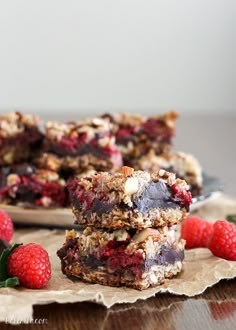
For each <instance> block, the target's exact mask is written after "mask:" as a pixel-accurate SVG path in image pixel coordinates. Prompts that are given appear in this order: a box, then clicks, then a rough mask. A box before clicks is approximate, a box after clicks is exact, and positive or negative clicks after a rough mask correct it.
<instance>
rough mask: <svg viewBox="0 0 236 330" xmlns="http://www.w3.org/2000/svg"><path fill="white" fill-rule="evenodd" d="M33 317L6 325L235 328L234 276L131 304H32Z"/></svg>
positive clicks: (91, 329)
mask: <svg viewBox="0 0 236 330" xmlns="http://www.w3.org/2000/svg"><path fill="white" fill-rule="evenodd" d="M34 321H35V323H37V322H38V321H41V322H44V323H45V324H21V325H18V326H16V325H9V324H5V323H0V329H1V330H6V329H19V330H30V329H34V330H38V329H41V330H44V329H50V330H54V329H55V330H57V329H59V330H61V329H62V330H63V329H65V330H74V329H79V330H80V329H81V330H95V329H99V330H100V329H101V330H110V329H112V330H126V329H128V330H132V329H134V330H159V329H160V330H163V329H168V330H174V329H177V330H185V329H186V330H195V329H196V330H199V329H200V330H208V329H209V330H210V329H214V330H215V329H216V330H217V329H229V330H233V329H235V328H236V326H235V325H236V279H234V280H230V281H226V280H223V281H221V282H220V283H218V284H217V285H215V286H214V287H212V288H209V289H208V290H207V291H206V292H205V293H204V294H202V295H199V296H197V297H195V298H186V297H182V296H181V297H180V296H173V295H170V294H159V295H157V296H156V297H154V298H150V299H148V300H146V301H138V302H136V303H135V304H121V305H115V306H113V307H112V308H110V309H106V308H105V307H103V306H99V305H96V304H93V303H76V304H61V305H60V304H55V303H53V304H50V305H44V306H35V307H34Z"/></svg>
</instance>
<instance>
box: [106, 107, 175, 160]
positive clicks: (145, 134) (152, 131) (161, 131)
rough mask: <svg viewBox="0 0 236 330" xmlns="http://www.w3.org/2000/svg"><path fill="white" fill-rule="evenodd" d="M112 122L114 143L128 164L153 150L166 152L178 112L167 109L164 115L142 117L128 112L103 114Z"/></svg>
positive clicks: (159, 152)
mask: <svg viewBox="0 0 236 330" xmlns="http://www.w3.org/2000/svg"><path fill="white" fill-rule="evenodd" d="M102 117H103V118H106V119H109V120H110V122H112V123H113V132H114V134H115V136H116V143H117V145H118V147H119V149H120V151H121V153H122V156H123V159H124V164H125V165H130V161H131V160H132V159H133V158H137V157H140V156H142V155H143V154H146V153H147V152H149V150H150V149H153V150H155V152H156V153H157V154H161V153H164V152H168V151H169V150H170V147H171V143H172V138H173V136H174V135H175V122H176V119H177V118H178V114H177V113H176V112H175V111H169V112H167V113H165V114H164V115H158V116H153V117H148V118H147V117H144V116H141V115H133V114H128V113H118V114H104V115H103V116H102Z"/></svg>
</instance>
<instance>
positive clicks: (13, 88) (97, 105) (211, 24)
mask: <svg viewBox="0 0 236 330" xmlns="http://www.w3.org/2000/svg"><path fill="white" fill-rule="evenodd" d="M235 15H236V2H235V1H234V0H227V1H222V0H199V1H189V0H181V1H178V0H171V1H170V0H165V1H157V0H148V1H143V0H142V1H140V0H119V1H112V0H99V1H90V0H88V1H81V0H70V1H60V0H59V1H58V0H51V1H48V0H47V1H45V0H42V1H32V0H21V1H18V0H11V1H4V2H2V3H1V11H0V40H1V54H0V58H1V61H0V72H1V75H0V95H1V97H0V109H12V108H17V109H18V108H19V109H25V110H32V109H34V110H35V111H37V112H38V113H40V114H47V113H48V111H55V113H56V112H58V111H62V110H66V111H69V112H71V113H74V112H79V113H80V112H85V113H86V114H87V111H89V112H98V111H106V110H110V109H114V110H117V109H119V110H127V111H135V112H137V111H139V112H141V111H145V112H146V111H148V112H152V111H154V110H155V111H157V110H158V111H163V110H166V109H169V108H176V109H178V111H180V112H202V113H205V112H211V113H213V112H222V111H223V112H231V113H232V112H234V111H235V105H236V93H235V83H236V78H235V70H236V68H235V58H236V43H235V31H236V19H235Z"/></svg>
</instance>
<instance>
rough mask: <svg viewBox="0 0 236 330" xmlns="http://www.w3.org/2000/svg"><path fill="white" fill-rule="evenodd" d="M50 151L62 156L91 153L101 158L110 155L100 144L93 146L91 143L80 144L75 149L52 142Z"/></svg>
mask: <svg viewBox="0 0 236 330" xmlns="http://www.w3.org/2000/svg"><path fill="white" fill-rule="evenodd" d="M48 151H49V152H53V153H55V154H56V155H58V156H60V157H65V156H83V155H87V154H91V155H94V156H95V157H97V158H99V159H107V158H108V156H109V155H108V154H107V153H106V152H104V151H103V150H102V149H101V148H98V146H91V145H89V144H83V145H80V146H78V148H76V149H74V150H69V149H67V148H64V147H62V146H60V145H58V144H51V146H50V148H49V150H48Z"/></svg>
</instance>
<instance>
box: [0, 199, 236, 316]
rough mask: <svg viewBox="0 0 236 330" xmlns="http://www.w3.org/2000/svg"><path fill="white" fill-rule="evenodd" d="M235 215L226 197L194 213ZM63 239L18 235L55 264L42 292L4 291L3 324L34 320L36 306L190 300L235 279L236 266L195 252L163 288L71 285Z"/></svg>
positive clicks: (30, 232)
mask: <svg viewBox="0 0 236 330" xmlns="http://www.w3.org/2000/svg"><path fill="white" fill-rule="evenodd" d="M233 213H234V214H236V200H233V199H230V198H227V197H225V196H220V197H219V198H217V199H215V200H213V201H210V202H209V203H208V204H206V205H205V206H203V207H202V208H201V209H199V210H198V211H195V212H194V214H198V215H201V216H203V217H205V218H207V219H208V220H209V221H215V220H218V219H224V218H225V216H226V215H227V214H233ZM64 236H65V233H64V230H49V229H37V228H34V229H31V228H27V229H25V228H24V229H18V230H17V231H16V233H15V237H14V241H15V242H22V243H24V244H26V243H29V242H35V243H38V244H40V245H42V246H43V247H44V248H45V249H46V250H47V251H48V253H49V256H50V260H51V264H52V278H51V280H50V282H49V283H48V285H47V286H46V287H45V288H44V289H41V290H30V289H25V288H23V287H19V288H17V289H12V288H1V289H0V321H5V320H7V319H8V320H9V319H14V322H15V321H16V320H20V321H23V320H29V319H31V318H32V315H33V305H35V304H48V303H52V302H58V303H69V302H70V303H73V302H82V301H94V302H97V303H99V304H103V305H105V306H106V307H111V306H112V305H114V304H116V303H133V302H135V301H137V300H138V299H147V298H149V297H152V296H155V295H156V294H157V293H163V292H169V293H173V294H177V295H186V296H189V297H191V296H195V295H197V294H200V293H202V292H204V290H206V288H208V287H211V286H213V285H214V284H215V283H217V282H219V281H220V280H221V279H232V278H234V277H236V262H234V261H227V260H224V259H221V258H217V257H214V256H213V255H212V254H211V252H210V251H208V250H207V249H193V250H188V251H186V263H185V266H184V270H183V271H182V273H181V274H179V275H178V276H177V277H175V278H173V279H171V280H168V281H166V282H165V283H164V284H163V285H161V286H158V287H155V288H150V289H147V290H144V291H137V290H134V289H128V288H123V287H122V288H112V287H107V286H102V285H98V284H87V283H84V282H81V281H79V280H75V281H72V280H70V279H68V278H67V277H65V276H64V275H63V274H62V272H61V270H60V260H59V258H58V257H57V256H56V251H57V250H58V248H60V247H61V246H62V244H63V242H64Z"/></svg>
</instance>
